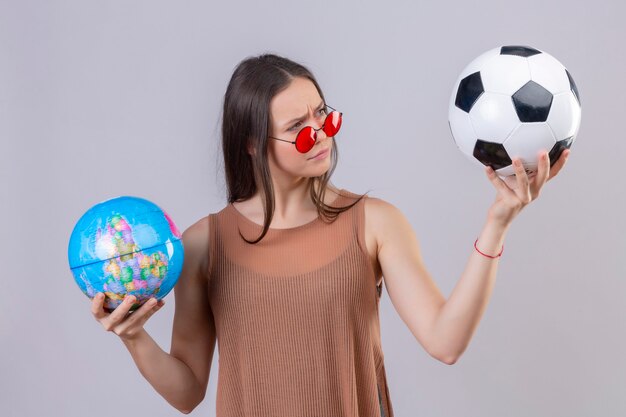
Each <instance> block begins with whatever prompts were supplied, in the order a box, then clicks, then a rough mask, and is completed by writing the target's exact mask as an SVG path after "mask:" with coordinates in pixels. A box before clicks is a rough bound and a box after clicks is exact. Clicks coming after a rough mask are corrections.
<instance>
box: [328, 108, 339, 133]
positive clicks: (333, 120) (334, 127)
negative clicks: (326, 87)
mask: <svg viewBox="0 0 626 417" xmlns="http://www.w3.org/2000/svg"><path fill="white" fill-rule="evenodd" d="M341 122H342V116H341V113H339V112H338V111H333V112H331V113H330V114H329V115H328V116H327V117H326V121H325V122H324V133H326V136H335V135H336V134H337V132H339V129H340V128H341Z"/></svg>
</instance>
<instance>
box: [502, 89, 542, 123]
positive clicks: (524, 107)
mask: <svg viewBox="0 0 626 417" xmlns="http://www.w3.org/2000/svg"><path fill="white" fill-rule="evenodd" d="M511 98H512V99H513V105H514V106H515V111H516V112H517V116H518V117H519V119H520V121H521V122H526V123H532V122H545V121H546V119H547V118H548V114H549V113H550V106H552V93H551V92H549V91H548V90H546V89H545V88H543V87H542V86H541V85H539V84H537V83H536V82H534V81H532V80H531V81H528V82H527V83H526V84H524V85H523V86H522V88H520V89H519V90H517V91H516V92H515V94H513V96H512V97H511Z"/></svg>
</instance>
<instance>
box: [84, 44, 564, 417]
mask: <svg viewBox="0 0 626 417" xmlns="http://www.w3.org/2000/svg"><path fill="white" fill-rule="evenodd" d="M341 123H342V114H341V112H340V111H338V110H335V109H333V108H332V107H330V106H329V105H328V104H327V103H326V100H325V98H324V95H323V93H322V90H321V89H320V87H319V85H318V83H317V81H316V80H315V78H314V77H313V75H312V74H311V73H310V71H308V70H307V69H306V68H305V67H303V66H302V65H299V64H297V63H295V62H293V61H291V60H288V59H286V58H283V57H279V56H276V55H272V54H265V55H261V56H258V57H253V58H248V59H246V60H244V61H242V62H241V63H240V64H239V65H238V67H237V68H236V69H235V72H234V74H233V76H232V78H231V80H230V83H229V85H228V88H227V91H226V95H225V98H224V109H223V123H222V140H223V142H222V145H223V152H224V162H225V173H226V182H227V186H228V201H229V204H228V205H227V206H226V207H225V208H224V209H222V210H221V211H220V212H218V213H212V214H210V215H208V216H206V217H204V218H202V219H200V220H199V221H198V222H196V223H195V224H193V225H192V226H190V227H189V228H188V229H187V230H185V232H184V233H183V242H184V247H185V261H184V266H183V270H182V273H181V275H180V277H179V281H178V283H177V285H176V287H175V290H174V291H175V300H176V307H175V315H174V323H173V332H172V346H171V349H170V353H167V352H165V351H163V350H162V349H161V348H160V347H159V346H158V345H157V344H156V343H155V341H154V340H153V339H152V338H151V337H150V336H149V335H148V333H147V332H146V331H145V330H144V328H143V326H144V324H145V323H146V321H147V320H148V319H149V318H150V317H151V316H152V315H153V314H154V313H155V312H156V311H158V310H159V309H160V308H161V307H162V306H163V301H162V300H160V301H158V302H157V301H156V300H154V299H152V300H150V301H149V302H147V303H146V304H144V305H143V306H142V307H141V308H139V309H138V310H137V311H135V312H133V313H132V314H128V310H129V308H130V306H131V305H132V303H133V301H134V300H133V299H132V298H133V297H127V299H128V301H126V302H125V303H123V304H121V305H120V306H119V307H118V308H116V309H115V311H113V312H112V313H111V314H107V313H106V312H105V311H104V310H103V297H102V294H99V295H98V297H95V298H94V301H93V303H92V313H93V314H94V316H95V318H96V319H97V320H98V321H99V322H100V323H101V324H102V325H103V327H104V328H105V329H106V330H107V331H112V332H114V333H115V334H117V335H118V336H119V337H120V338H121V340H122V341H123V342H124V344H125V345H126V347H127V348H128V350H129V352H130V354H131V355H132V357H133V359H134V361H135V363H136V364H137V367H138V368H139V370H140V371H141V373H142V375H143V376H144V377H145V378H146V379H147V380H148V381H149V382H150V384H151V385H152V386H153V387H154V388H155V389H156V390H157V391H158V392H159V394H161V395H162V396H163V397H164V398H165V399H166V400H167V401H168V402H169V403H170V404H171V405H172V406H174V407H176V408H177V409H178V410H180V411H182V412H183V413H189V412H191V410H193V409H194V408H195V407H196V406H197V405H198V404H199V403H200V402H201V401H202V400H203V398H204V396H205V393H206V388H207V384H208V380H209V372H210V366H211V362H212V358H213V352H214V348H215V342H216V340H217V342H218V346H219V374H218V388H217V404H216V408H217V416H218V417H226V416H234V415H237V416H241V415H246V416H277V415H289V416H299V417H305V416H353V415H359V416H385V417H392V416H393V408H392V405H391V399H390V396H389V389H388V387H387V379H386V374H385V368H384V360H383V354H382V348H381V341H380V329H379V327H378V326H379V317H378V305H379V301H380V297H381V294H382V277H383V276H384V278H385V279H384V280H385V284H386V286H387V291H388V293H389V296H390V298H391V301H392V303H393V305H394V307H395V309H396V310H397V312H398V314H399V315H400V317H401V318H402V320H403V321H404V322H405V323H406V325H407V326H408V327H409V329H410V330H411V332H412V333H413V335H414V336H415V338H416V339H417V341H418V342H419V343H420V344H421V345H422V346H423V347H424V349H425V350H426V351H427V352H428V353H429V354H430V355H431V356H432V357H434V358H436V359H438V360H440V361H442V362H444V363H446V364H453V363H455V362H456V361H457V360H458V358H459V357H460V355H461V354H462V353H463V352H464V350H465V349H466V347H467V345H468V343H469V341H470V339H471V337H472V335H473V333H474V330H475V329H476V327H477V325H478V323H479V320H480V318H481V316H482V314H483V312H484V310H485V308H486V305H487V302H488V300H489V297H490V295H491V292H492V288H493V284H494V281H495V276H496V269H497V266H498V257H499V256H500V255H501V253H502V248H503V242H504V237H505V234H506V232H507V230H508V228H509V226H510V224H511V222H512V220H513V219H514V218H515V217H516V215H517V214H518V213H519V212H520V210H522V209H523V208H524V207H525V206H526V205H527V204H528V203H530V202H531V201H532V200H534V199H535V198H537V196H538V195H539V192H540V190H541V188H542V187H543V185H544V184H545V182H546V181H547V180H548V179H550V178H552V177H554V176H555V175H556V174H557V173H558V172H559V170H560V169H561V168H562V167H563V164H564V163H565V160H566V158H567V156H568V154H569V151H568V150H566V151H564V152H563V153H562V155H561V157H560V158H559V159H558V161H557V162H556V163H555V164H554V165H553V167H552V168H550V161H549V159H548V154H547V152H543V153H542V155H541V156H540V160H539V168H538V173H537V174H536V175H535V176H533V177H532V178H529V177H528V176H527V174H526V172H525V170H524V169H523V167H522V165H521V163H520V161H519V160H517V159H515V160H514V166H515V168H516V174H515V177H514V178H510V179H507V180H509V181H508V182H505V181H503V180H501V179H500V178H499V177H498V176H497V175H496V174H495V173H494V172H493V170H492V169H491V168H487V169H486V175H487V176H488V178H489V180H490V181H491V182H492V184H493V186H494V187H495V189H496V191H497V195H496V199H495V202H494V203H493V204H492V206H491V207H490V208H489V211H488V214H487V219H486V222H485V224H484V226H483V229H482V231H481V232H480V234H479V236H478V239H477V240H476V242H475V243H474V248H472V249H471V254H470V255H469V260H468V262H467V265H466V267H465V270H464V271H463V273H462V275H461V278H460V281H459V283H458V285H457V286H456V287H455V289H454V291H453V293H452V294H451V296H450V298H449V299H448V300H446V299H445V298H444V297H443V296H442V294H441V293H440V291H439V289H438V288H437V286H436V285H435V283H434V282H433V280H432V278H431V277H430V275H429V273H428V272H427V270H426V268H425V266H424V264H423V261H422V258H421V255H420V251H419V246H418V242H417V239H416V237H415V234H414V233H413V230H412V228H411V226H410V224H409V222H408V221H407V219H406V218H405V217H404V215H403V214H402V213H401V212H400V211H399V210H398V209H397V208H396V207H394V206H393V205H392V204H390V203H388V202H386V201H384V200H382V199H379V198H373V197H368V196H366V195H357V194H354V193H351V192H349V191H347V190H339V189H337V188H336V187H334V186H333V185H332V184H331V183H330V182H329V179H330V176H331V174H332V172H333V170H334V168H335V166H336V163H337V155H338V153H337V147H336V146H335V142H334V137H333V136H334V135H335V134H336V133H337V132H338V131H339V129H340V128H341Z"/></svg>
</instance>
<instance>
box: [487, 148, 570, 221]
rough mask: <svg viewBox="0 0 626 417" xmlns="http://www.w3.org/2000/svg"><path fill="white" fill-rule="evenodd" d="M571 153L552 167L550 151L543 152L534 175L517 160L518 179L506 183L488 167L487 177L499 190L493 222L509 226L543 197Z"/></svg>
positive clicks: (563, 156)
mask: <svg viewBox="0 0 626 417" xmlns="http://www.w3.org/2000/svg"><path fill="white" fill-rule="evenodd" d="M569 154H570V150H569V149H565V150H564V151H563V152H562V153H561V156H560V157H559V159H558V160H557V161H556V162H555V163H554V165H553V166H552V167H550V158H549V157H548V152H547V151H542V152H541V154H540V156H539V161H538V167H537V168H538V170H537V173H536V174H531V175H530V176H529V175H528V174H527V173H526V170H525V169H524V166H523V165H522V163H521V161H520V159H519V158H514V159H513V167H514V168H515V176H510V177H506V178H505V179H504V180H503V179H501V178H500V177H499V176H498V175H497V174H496V173H495V171H494V170H493V169H492V168H491V167H487V168H486V169H485V172H486V174H487V177H488V178H489V180H490V181H491V183H492V184H493V186H494V187H495V188H496V191H497V195H496V201H495V202H494V203H493V205H492V206H491V207H490V208H489V219H490V220H493V221H495V222H497V223H499V224H501V225H502V226H504V227H507V226H508V225H509V224H510V223H511V221H513V219H514V218H515V216H517V214H518V213H519V212H520V211H521V210H522V209H523V208H524V207H526V206H527V205H528V204H529V203H530V202H531V201H533V200H535V199H536V198H537V197H539V194H540V192H541V189H542V187H543V186H544V185H545V183H546V182H547V181H548V180H550V179H552V178H554V177H555V176H556V175H557V174H558V173H559V171H560V170H561V168H563V165H565V161H567V158H568V156H569Z"/></svg>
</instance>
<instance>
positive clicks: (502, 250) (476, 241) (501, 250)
mask: <svg viewBox="0 0 626 417" xmlns="http://www.w3.org/2000/svg"><path fill="white" fill-rule="evenodd" d="M476 243H478V239H476V240H475V241H474V249H476V251H477V252H478V253H480V254H481V255H483V256H486V257H487V258H491V259H494V258H499V257H500V256H502V252H504V245H502V249H500V253H499V254H497V255H496V256H491V255H487V254H486V253H482V252H481V251H480V249H478V248H477V247H476Z"/></svg>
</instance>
